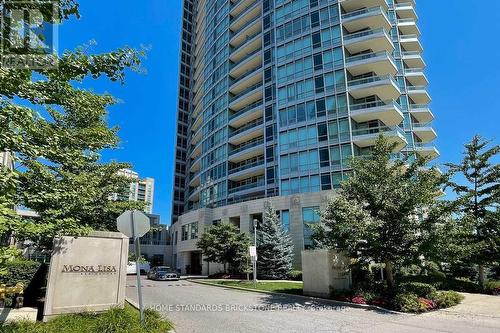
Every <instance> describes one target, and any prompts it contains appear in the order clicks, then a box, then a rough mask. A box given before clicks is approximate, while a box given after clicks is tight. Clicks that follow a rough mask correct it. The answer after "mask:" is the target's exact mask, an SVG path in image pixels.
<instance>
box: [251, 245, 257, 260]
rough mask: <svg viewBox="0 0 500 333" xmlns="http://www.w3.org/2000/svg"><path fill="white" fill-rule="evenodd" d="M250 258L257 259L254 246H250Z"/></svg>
mask: <svg viewBox="0 0 500 333" xmlns="http://www.w3.org/2000/svg"><path fill="white" fill-rule="evenodd" d="M250 257H257V248H256V247H255V246H250Z"/></svg>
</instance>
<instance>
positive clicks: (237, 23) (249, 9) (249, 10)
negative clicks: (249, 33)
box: [229, 0, 261, 31]
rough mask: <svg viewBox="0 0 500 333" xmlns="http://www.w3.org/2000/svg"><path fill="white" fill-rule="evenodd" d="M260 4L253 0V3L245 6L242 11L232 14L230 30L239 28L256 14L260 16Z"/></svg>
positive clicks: (257, 0)
mask: <svg viewBox="0 0 500 333" xmlns="http://www.w3.org/2000/svg"><path fill="white" fill-rule="evenodd" d="M260 13H261V4H260V1H259V0H254V1H253V3H251V4H249V5H248V6H246V7H245V8H244V9H243V10H242V11H240V12H238V13H237V14H234V15H232V18H231V22H230V25H229V29H231V30H232V31H237V30H239V29H241V27H242V26H243V25H245V24H246V23H248V21H249V20H252V19H253V18H254V17H255V16H256V15H259V16H260Z"/></svg>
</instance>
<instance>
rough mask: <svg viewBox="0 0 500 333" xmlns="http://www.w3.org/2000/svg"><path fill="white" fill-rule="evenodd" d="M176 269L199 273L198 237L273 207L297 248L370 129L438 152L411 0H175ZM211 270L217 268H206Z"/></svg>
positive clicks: (405, 148)
mask: <svg viewBox="0 0 500 333" xmlns="http://www.w3.org/2000/svg"><path fill="white" fill-rule="evenodd" d="M183 6H184V7H183V17H182V33H181V51H180V83H179V98H178V110H177V148H176V157H175V181H174V199H173V222H174V225H173V227H172V228H171V230H172V232H173V233H172V236H173V243H174V249H173V251H174V254H173V261H174V265H175V266H176V267H177V268H180V269H181V270H191V271H192V272H200V271H203V272H204V273H207V272H208V266H210V270H212V267H213V265H207V264H206V263H204V262H203V261H202V260H201V259H202V258H201V253H200V252H199V251H198V249H197V248H196V238H197V237H198V233H201V232H203V229H204V228H205V227H206V226H209V225H211V224H212V223H219V221H222V222H227V223H233V224H235V225H237V226H238V227H239V228H240V230H241V231H242V232H249V231H250V230H251V228H252V221H253V220H254V219H257V220H259V219H261V218H262V211H263V209H264V206H265V205H266V204H268V203H270V204H272V205H273V206H274V207H275V209H276V210H277V211H278V212H279V214H280V217H281V219H282V220H283V223H284V224H285V226H286V228H287V229H288V230H289V232H290V234H291V236H292V239H293V242H294V246H295V252H296V257H295V265H296V266H300V251H301V250H302V249H304V248H307V247H309V246H310V245H311V242H310V240H309V235H310V229H308V227H307V224H308V223H314V222H317V221H318V220H319V215H318V209H319V208H320V207H322V206H323V205H324V204H325V202H326V200H327V197H328V195H329V194H331V193H332V191H334V190H335V188H338V187H339V184H340V182H341V181H342V180H343V179H345V178H346V177H348V176H349V173H350V170H349V166H348V164H347V163H346V162H347V160H348V158H349V157H351V156H359V155H365V154H369V153H370V149H371V147H372V146H373V145H374V143H375V140H376V139H377V137H378V136H379V135H380V134H383V135H385V136H386V137H387V138H389V140H390V141H392V142H395V143H397V146H396V149H395V151H394V158H400V157H402V156H409V158H414V157H415V156H416V155H421V156H427V157H432V158H435V157H437V156H438V155H439V153H438V151H437V149H436V148H435V147H434V145H433V144H432V141H433V140H434V139H435V138H436V133H435V131H434V130H433V128H432V126H431V125H430V122H431V121H432V120H433V118H434V116H433V114H432V112H431V111H430V109H429V103H430V102H431V98H430V96H429V94H428V92H427V88H426V86H427V84H428V81H427V77H426V75H425V71H424V68H425V66H426V64H425V62H424V60H423V57H422V51H423V49H422V45H421V42H420V29H419V28H418V25H417V14H416V11H415V1H414V0H343V1H341V0H211V1H208V0H184V3H183ZM214 269H215V268H214Z"/></svg>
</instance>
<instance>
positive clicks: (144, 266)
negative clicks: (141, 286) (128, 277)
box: [127, 261, 151, 274]
mask: <svg viewBox="0 0 500 333" xmlns="http://www.w3.org/2000/svg"><path fill="white" fill-rule="evenodd" d="M150 270H151V266H150V265H149V262H144V263H139V272H140V273H141V274H147V273H148V272H149V271H150ZM136 273H137V267H136V264H135V261H129V262H128V265H127V274H136Z"/></svg>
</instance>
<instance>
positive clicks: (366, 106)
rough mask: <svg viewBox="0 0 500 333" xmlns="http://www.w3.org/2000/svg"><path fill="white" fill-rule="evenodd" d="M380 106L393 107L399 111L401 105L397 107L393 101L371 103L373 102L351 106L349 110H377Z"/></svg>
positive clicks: (396, 103)
mask: <svg viewBox="0 0 500 333" xmlns="http://www.w3.org/2000/svg"><path fill="white" fill-rule="evenodd" d="M381 106H394V107H396V108H397V109H398V110H400V109H401V105H399V104H398V102H396V101H395V100H386V101H373V102H365V103H358V104H351V106H350V108H351V111H357V110H365V109H373V108H378V107H381Z"/></svg>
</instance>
